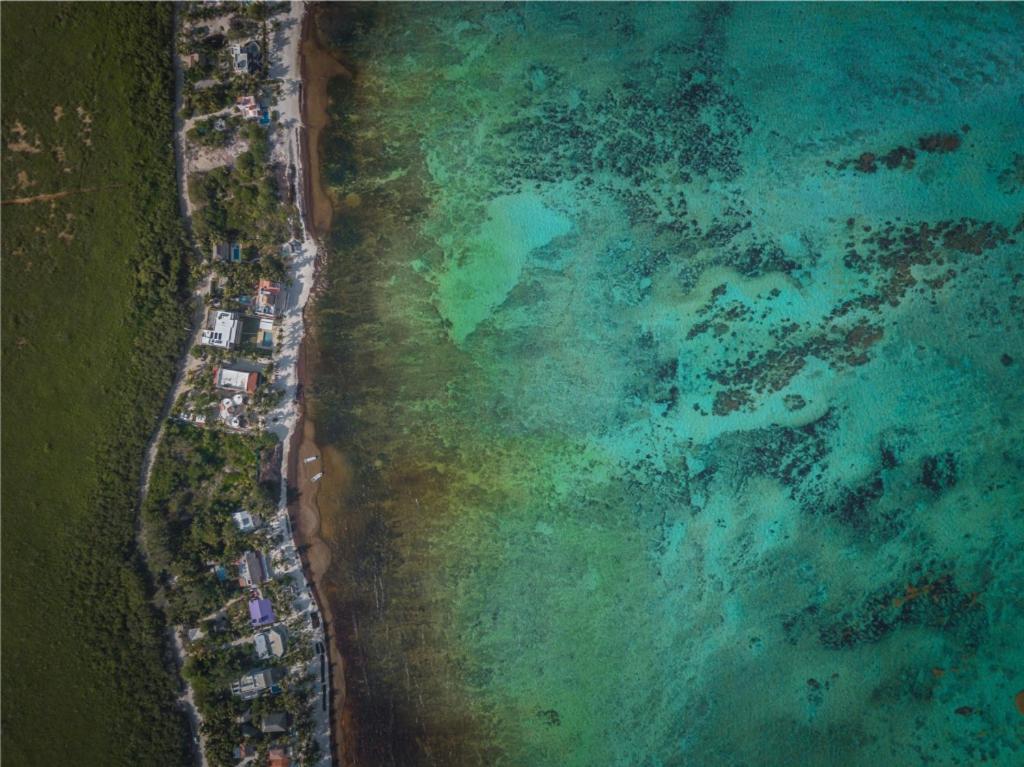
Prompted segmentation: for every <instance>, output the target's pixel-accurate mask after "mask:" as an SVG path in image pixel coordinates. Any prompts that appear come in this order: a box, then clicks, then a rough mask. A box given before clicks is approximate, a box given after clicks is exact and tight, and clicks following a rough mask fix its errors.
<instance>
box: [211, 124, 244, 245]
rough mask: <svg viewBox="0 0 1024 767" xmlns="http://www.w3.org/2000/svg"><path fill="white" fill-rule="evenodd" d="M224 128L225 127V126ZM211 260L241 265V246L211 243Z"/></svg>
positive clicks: (237, 243)
mask: <svg viewBox="0 0 1024 767" xmlns="http://www.w3.org/2000/svg"><path fill="white" fill-rule="evenodd" d="M225 127H227V126H226V125H225ZM213 260H214V261H223V262H225V263H228V264H240V263H242V244H241V243H239V242H215V243H213Z"/></svg>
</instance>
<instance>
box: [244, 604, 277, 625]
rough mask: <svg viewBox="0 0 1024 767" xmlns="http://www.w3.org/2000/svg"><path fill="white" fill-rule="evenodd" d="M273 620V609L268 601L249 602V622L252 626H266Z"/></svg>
mask: <svg viewBox="0 0 1024 767" xmlns="http://www.w3.org/2000/svg"><path fill="white" fill-rule="evenodd" d="M275 620H276V618H275V617H274V608H273V607H272V606H271V605H270V600H269V599H250V600H249V622H250V623H252V625H253V626H266V625H267V624H268V623H273V622H274V621H275Z"/></svg>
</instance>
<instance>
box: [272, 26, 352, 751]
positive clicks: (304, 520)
mask: <svg viewBox="0 0 1024 767" xmlns="http://www.w3.org/2000/svg"><path fill="white" fill-rule="evenodd" d="M314 13H315V11H314V10H309V11H307V12H306V13H304V15H303V19H302V30H301V34H300V39H299V51H298V57H299V72H300V82H301V88H300V91H299V113H300V121H301V122H300V124H301V128H300V130H299V161H300V163H301V166H302V171H303V172H302V178H301V184H299V185H297V187H299V188H297V190H296V191H297V194H299V195H300V196H301V203H304V206H303V205H302V204H300V215H302V216H303V218H304V219H305V222H306V226H307V227H308V229H309V235H310V237H311V238H312V239H313V240H314V241H315V242H316V243H317V250H318V258H317V260H316V264H315V266H314V271H313V283H312V291H311V294H310V297H311V298H312V299H314V300H315V297H316V295H317V291H318V290H319V289H320V288H321V287H322V286H321V282H322V279H323V275H322V274H321V270H322V268H323V266H324V264H323V262H322V259H323V258H324V257H325V254H324V253H323V251H322V250H321V248H322V239H323V235H324V234H325V233H326V232H327V231H328V230H329V228H330V223H331V218H332V215H333V206H332V205H331V202H330V199H329V198H328V197H327V195H326V194H325V193H324V192H323V188H322V186H321V179H320V152H319V141H320V131H321V130H322V129H323V127H324V126H325V125H326V124H327V122H328V118H327V94H326V80H327V79H328V78H329V77H330V74H328V73H321V72H320V71H319V67H317V66H316V65H317V64H320V63H322V58H323V57H320V56H318V57H317V58H318V59H320V61H317V62H311V61H310V58H311V56H312V54H314V53H318V52H319V51H320V47H319V44H318V42H317V40H316V28H315V24H316V22H315V20H314ZM314 78H315V79H316V82H315V83H314V82H313V81H314ZM321 78H323V79H322V80H321ZM311 85H312V87H311ZM321 87H322V90H321ZM311 102H312V103H311ZM303 207H305V209H303ZM311 304H312V302H311V301H307V302H306V303H305V305H304V306H303V310H302V325H303V334H302V340H301V341H300V343H299V349H298V356H297V361H296V367H295V370H296V376H297V379H298V385H299V387H301V391H302V392H304V393H305V392H307V391H309V387H310V384H311V382H312V375H311V373H310V369H309V363H308V358H309V355H310V349H311V347H314V346H315V344H316V338H315V330H314V324H313V322H312V321H311V319H312V317H311V314H312V312H313V307H312V305H311ZM314 357H315V352H314ZM307 408H310V405H309V400H308V399H307V397H306V396H305V394H303V395H302V396H301V397H300V398H299V403H298V406H297V413H296V419H295V426H294V429H292V431H291V433H290V435H289V437H288V442H289V444H288V446H287V448H286V450H287V466H286V467H283V468H284V469H285V477H284V481H285V487H284V492H285V494H286V498H287V513H288V518H289V522H290V524H291V528H292V531H293V533H292V534H293V538H294V541H295V545H296V550H297V551H298V552H299V556H300V559H301V562H302V568H303V570H304V572H305V573H306V577H307V582H308V583H309V588H310V591H311V592H312V594H313V598H314V599H315V600H316V603H317V605H318V606H319V609H320V615H321V625H322V627H323V628H322V630H323V636H324V643H325V644H326V646H327V648H328V671H327V675H326V676H327V680H328V685H329V687H328V694H329V696H330V707H329V710H330V712H331V714H332V717H331V721H330V723H329V728H330V735H331V737H330V743H331V763H332V764H339V765H340V764H343V763H344V762H343V760H342V759H341V758H340V757H341V755H342V753H343V752H344V742H345V741H344V733H345V731H346V730H347V729H348V728H347V724H348V722H347V719H348V716H347V709H346V707H345V694H344V691H345V676H344V668H345V663H344V658H343V656H342V654H341V650H340V648H339V646H338V643H337V640H336V637H335V633H334V630H333V627H334V615H333V612H332V610H331V604H330V601H329V600H328V599H327V598H326V594H325V589H324V576H325V574H326V572H327V569H328V567H329V566H330V563H331V550H330V548H329V546H328V545H327V543H326V541H325V540H324V539H323V538H322V537H321V535H320V532H321V529H322V523H323V516H322V514H321V511H320V504H319V496H320V491H321V489H322V488H323V487H326V486H327V484H328V482H329V480H328V479H327V477H326V476H325V478H324V480H323V481H321V482H320V483H319V484H315V485H314V484H313V483H311V482H310V477H311V475H313V474H315V473H316V472H318V471H323V472H324V473H325V475H326V474H328V471H327V465H326V464H327V459H326V451H325V449H324V447H325V446H321V445H320V444H319V443H318V442H317V440H316V429H315V425H314V419H313V417H312V415H311V413H310V412H308V410H307ZM328 449H330V448H328ZM312 455H316V456H319V459H318V460H317V461H316V462H314V463H312V464H305V463H302V462H301V461H300V460H299V459H300V456H302V457H307V456H312ZM309 467H313V468H312V469H310V468H309ZM304 468H306V470H305V471H303V469H304ZM331 473H333V472H331ZM300 485H301V486H304V487H305V488H306V491H305V492H303V490H302V489H301V487H300Z"/></svg>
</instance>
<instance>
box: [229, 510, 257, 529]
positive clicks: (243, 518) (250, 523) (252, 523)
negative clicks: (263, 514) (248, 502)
mask: <svg viewBox="0 0 1024 767" xmlns="http://www.w3.org/2000/svg"><path fill="white" fill-rule="evenodd" d="M231 521H232V522H234V523H235V527H237V528H238V530H239V531H240V532H243V533H251V532H252V531H253V530H255V529H256V520H254V519H253V518H252V514H250V513H249V512H248V511H244V510H243V511H236V512H235V513H234V514H232V515H231Z"/></svg>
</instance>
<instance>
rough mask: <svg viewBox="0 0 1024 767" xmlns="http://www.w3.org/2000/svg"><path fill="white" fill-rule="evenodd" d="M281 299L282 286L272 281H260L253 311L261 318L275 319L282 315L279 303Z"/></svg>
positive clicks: (253, 303)
mask: <svg viewBox="0 0 1024 767" xmlns="http://www.w3.org/2000/svg"><path fill="white" fill-rule="evenodd" d="M280 298H281V285H280V283H277V282H271V281H270V280H260V283H259V285H257V286H256V300H254V301H253V302H252V310H253V311H254V312H255V313H256V314H258V315H259V316H260V317H274V316H276V315H277V314H279V313H280V307H279V306H278V301H279V300H280Z"/></svg>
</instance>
